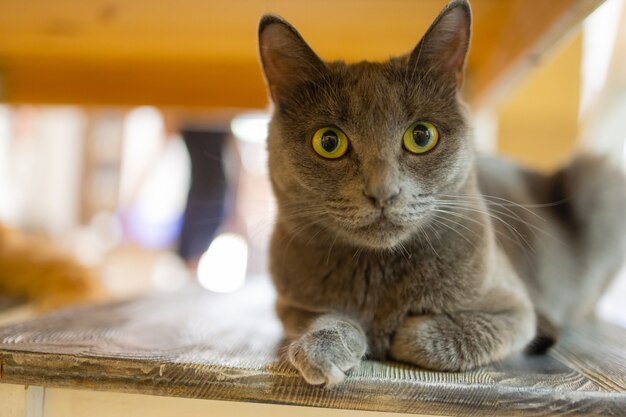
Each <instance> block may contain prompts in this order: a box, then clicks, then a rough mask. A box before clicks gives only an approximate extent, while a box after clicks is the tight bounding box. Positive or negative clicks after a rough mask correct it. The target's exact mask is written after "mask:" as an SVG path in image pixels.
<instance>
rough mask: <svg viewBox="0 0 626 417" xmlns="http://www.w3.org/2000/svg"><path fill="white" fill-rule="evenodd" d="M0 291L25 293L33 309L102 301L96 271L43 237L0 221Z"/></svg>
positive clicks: (100, 286)
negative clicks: (25, 232) (9, 226)
mask: <svg viewBox="0 0 626 417" xmlns="http://www.w3.org/2000/svg"><path fill="white" fill-rule="evenodd" d="M0 295H5V296H11V297H25V298H26V299H27V301H29V302H30V304H31V305H32V306H33V307H34V310H35V311H38V312H46V311H51V310H55V309H58V308H61V307H66V306H70V305H77V304H85V303H91V302H98V301H103V300H104V299H105V298H106V292H105V290H104V288H103V286H102V284H101V283H100V280H99V279H98V277H97V276H96V274H95V273H94V272H93V271H91V270H90V269H89V268H86V267H84V266H82V265H80V264H79V263H78V262H76V261H75V260H74V259H73V258H71V257H70V256H68V255H66V254H64V253H62V252H61V251H59V250H58V249H56V248H55V247H54V246H53V245H52V244H51V243H50V242H48V241H46V240H45V239H41V238H36V237H33V236H28V235H26V234H24V233H22V232H18V231H16V230H12V229H9V228H7V227H4V226H2V225H1V224H0Z"/></svg>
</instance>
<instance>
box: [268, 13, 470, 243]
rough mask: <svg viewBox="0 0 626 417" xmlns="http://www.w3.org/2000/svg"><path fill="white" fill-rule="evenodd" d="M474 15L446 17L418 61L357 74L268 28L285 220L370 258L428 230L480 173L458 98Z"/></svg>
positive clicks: (280, 25) (274, 139) (276, 25)
mask: <svg viewBox="0 0 626 417" xmlns="http://www.w3.org/2000/svg"><path fill="white" fill-rule="evenodd" d="M460 4H461V5H464V4H465V3H464V2H461V3H460ZM465 6H466V4H465ZM468 10H469V9H467V7H448V8H447V9H446V10H444V12H442V14H441V15H440V17H439V18H438V19H437V20H436V22H435V23H434V24H433V26H432V27H431V29H430V30H429V32H427V34H426V35H425V37H424V39H423V40H422V41H421V42H420V44H418V46H417V47H416V48H415V50H414V51H413V53H412V54H411V55H410V56H407V57H404V58H398V59H392V60H390V61H388V62H385V63H367V62H362V63H358V64H351V65H348V64H344V63H341V62H334V63H323V62H322V61H321V60H319V58H317V56H316V55H315V54H314V53H313V52H312V51H311V50H310V48H309V47H308V46H307V45H306V44H305V43H304V41H303V40H302V39H301V38H300V36H299V35H298V34H297V32H295V30H294V29H293V28H292V27H291V26H289V25H288V24H286V23H285V22H284V21H282V20H279V19H277V18H273V17H266V18H265V19H264V20H263V21H262V24H261V29H260V40H261V56H262V60H263V64H264V69H265V74H266V77H267V80H268V85H269V88H270V92H271V95H272V98H273V100H274V103H275V105H276V108H275V112H274V116H273V119H272V122H271V125H270V135H269V153H270V175H271V179H272V183H273V185H274V190H275V193H276V196H277V198H278V201H279V205H280V207H281V214H282V215H283V216H285V219H292V220H294V221H298V222H299V223H302V224H303V227H305V225H306V224H307V223H309V224H316V225H318V226H323V227H325V228H327V229H329V230H332V231H333V232H335V233H336V234H337V235H339V236H341V237H343V239H344V240H347V241H349V242H352V243H353V244H356V245H363V246H368V247H374V248H390V247H394V246H396V245H398V244H399V243H401V242H402V241H404V240H406V239H408V238H409V237H411V236H413V235H414V234H416V233H420V230H421V229H423V228H424V227H426V228H427V227H429V226H428V224H429V223H428V222H429V221H430V219H431V218H432V215H433V214H435V213H436V211H434V210H433V209H435V208H436V200H438V199H439V198H440V195H441V194H446V193H453V192H455V191H456V190H458V188H459V187H460V186H461V185H462V184H463V183H465V181H466V180H467V178H468V176H469V175H470V173H471V170H472V166H473V164H472V161H473V152H472V148H471V140H470V133H469V128H468V126H467V123H466V118H465V115H464V107H463V105H462V104H461V103H460V102H459V100H458V98H457V91H458V88H459V86H460V83H461V77H462V70H463V63H464V58H465V53H466V51H467V44H468V39H469V11H468ZM452 29H454V30H452ZM346 144H347V147H346Z"/></svg>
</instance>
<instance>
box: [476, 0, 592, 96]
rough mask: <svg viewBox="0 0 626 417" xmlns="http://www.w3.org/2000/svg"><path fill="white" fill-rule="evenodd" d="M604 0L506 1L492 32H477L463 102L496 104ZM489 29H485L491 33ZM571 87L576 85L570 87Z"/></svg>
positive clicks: (577, 27) (571, 33)
mask: <svg viewBox="0 0 626 417" xmlns="http://www.w3.org/2000/svg"><path fill="white" fill-rule="evenodd" d="M603 2H604V0H550V1H534V2H529V1H528V0H510V1H508V2H507V3H508V4H509V8H508V10H506V12H503V13H501V14H500V15H499V16H498V17H497V18H496V19H497V20H498V21H499V23H500V25H498V26H494V28H495V29H496V31H491V32H489V31H483V32H482V33H481V34H480V35H479V36H481V37H484V36H490V37H491V41H488V42H486V41H484V40H482V39H476V38H477V37H478V36H476V37H475V38H474V43H475V44H476V43H477V44H478V45H481V43H485V47H484V48H485V51H481V59H478V60H476V61H475V62H474V63H470V67H469V70H470V74H469V76H470V78H471V83H470V84H469V91H468V94H467V95H468V98H469V100H470V101H471V103H472V104H473V105H474V106H477V107H478V106H488V105H493V104H496V103H499V102H500V101H501V100H502V99H503V97H505V96H506V94H507V93H508V92H509V91H510V90H511V88H513V86H515V85H516V84H517V83H518V82H519V80H521V79H522V78H523V77H524V76H525V75H526V74H527V73H528V72H529V71H530V70H531V69H532V68H533V67H534V66H535V65H536V64H537V62H540V61H541V60H543V59H545V57H546V56H547V55H548V54H549V53H550V52H552V49H553V47H554V46H555V45H556V44H557V43H559V42H560V41H562V40H563V39H567V37H568V36H570V35H573V34H574V33H575V31H576V30H577V29H579V28H580V22H582V20H583V19H584V18H585V17H587V16H588V15H589V14H590V13H591V12H593V11H594V10H595V9H596V8H597V7H598V6H600V5H601V4H602V3H603ZM494 28H489V29H494ZM576 87H577V86H576Z"/></svg>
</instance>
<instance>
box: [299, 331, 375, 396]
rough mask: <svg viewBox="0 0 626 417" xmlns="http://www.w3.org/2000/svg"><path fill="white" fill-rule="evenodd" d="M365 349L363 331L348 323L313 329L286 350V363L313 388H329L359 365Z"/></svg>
mask: <svg viewBox="0 0 626 417" xmlns="http://www.w3.org/2000/svg"><path fill="white" fill-rule="evenodd" d="M366 349H367V344H366V338H365V335H364V334H363V331H362V330H361V329H360V328H358V327H357V326H355V325H353V324H351V323H348V322H337V323H334V325H332V326H329V327H322V328H317V329H312V330H311V331H309V332H307V333H305V334H304V335H303V336H301V337H300V338H299V339H297V340H295V341H294V342H292V343H291V345H290V346H289V351H288V354H289V361H290V362H291V363H292V365H293V366H295V367H296V369H297V370H298V371H299V372H300V374H301V375H302V377H303V378H304V379H305V380H306V381H307V382H308V383H309V384H312V385H322V384H324V385H325V386H326V387H332V386H334V385H337V384H338V383H340V382H342V381H343V380H344V378H345V376H346V374H345V373H346V372H347V371H349V370H350V369H352V368H354V367H356V366H358V365H359V363H360V362H361V358H362V357H363V355H365V351H366Z"/></svg>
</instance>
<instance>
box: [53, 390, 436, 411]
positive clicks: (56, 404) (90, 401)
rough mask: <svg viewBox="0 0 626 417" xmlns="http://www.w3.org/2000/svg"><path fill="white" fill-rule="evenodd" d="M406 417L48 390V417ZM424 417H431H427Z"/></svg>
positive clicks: (310, 408)
mask: <svg viewBox="0 0 626 417" xmlns="http://www.w3.org/2000/svg"><path fill="white" fill-rule="evenodd" d="M129 415H132V416H133V417H165V416H174V415H175V416H177V417H195V416H203V415H206V416H211V417H231V416H251V415H254V416H255V417H285V416H298V417H358V416H363V417H403V416H408V415H409V414H396V413H381V412H367V413H364V412H358V411H351V410H328V409H324V408H314V407H295V406H284V405H274V404H252V403H240V402H231V401H213V400H197V399H187V398H185V399H182V398H173V397H155V396H148V395H138V394H120V393H111V392H93V391H83V390H69V389H60V388H46V402H45V416H46V417H85V416H89V417H110V416H129ZM422 417H428V416H426V415H423V416H422Z"/></svg>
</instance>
